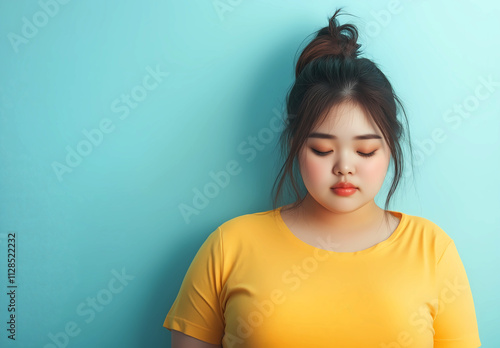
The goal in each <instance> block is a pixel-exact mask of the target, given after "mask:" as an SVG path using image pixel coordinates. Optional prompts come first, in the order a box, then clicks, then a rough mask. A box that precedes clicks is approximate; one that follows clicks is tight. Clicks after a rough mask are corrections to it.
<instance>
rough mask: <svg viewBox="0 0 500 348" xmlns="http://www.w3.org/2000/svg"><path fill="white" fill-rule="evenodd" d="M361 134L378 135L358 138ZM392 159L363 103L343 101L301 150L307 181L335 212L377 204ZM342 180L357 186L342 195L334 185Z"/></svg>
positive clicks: (314, 195)
mask: <svg viewBox="0 0 500 348" xmlns="http://www.w3.org/2000/svg"><path fill="white" fill-rule="evenodd" d="M318 134H319V135H318ZM361 135H375V137H374V138H371V139H355V137H356V136H361ZM332 137H334V138H332ZM316 151H318V152H322V153H323V154H321V153H317V152H316ZM363 154H367V155H371V156H363ZM390 159H391V152H390V149H389V147H388V145H387V143H386V142H385V140H384V138H383V136H382V133H381V132H380V130H379V129H378V127H377V125H376V124H375V123H374V122H373V121H372V120H371V119H369V118H368V117H367V116H366V115H365V114H364V112H363V110H362V109H361V108H360V107H358V106H355V105H353V104H350V103H343V104H342V105H341V106H340V107H336V108H332V110H331V111H330V113H329V114H328V116H327V118H326V120H325V121H324V122H323V123H322V124H320V125H316V127H315V128H313V131H312V132H311V134H310V135H309V137H308V139H307V140H306V142H305V144H304V146H303V148H302V149H301V151H300V153H299V166H300V173H301V175H302V180H303V181H304V185H305V187H306V188H307V191H308V192H309V195H310V196H311V197H312V198H314V200H315V201H316V202H317V203H318V204H320V205H322V206H323V207H325V208H326V209H328V210H330V211H332V212H349V211H353V210H356V209H358V208H360V207H362V206H364V205H365V204H367V203H373V204H374V198H375V196H376V195H377V193H378V192H379V190H380V188H381V187H382V184H383V182H384V179H385V176H386V173H387V170H388V167H389V163H390ZM339 182H349V183H351V184H353V185H354V186H355V187H356V188H357V189H355V190H354V193H353V194H351V195H348V196H343V195H340V194H339V193H338V191H335V190H333V189H332V187H333V186H334V185H336V184H338V183H339Z"/></svg>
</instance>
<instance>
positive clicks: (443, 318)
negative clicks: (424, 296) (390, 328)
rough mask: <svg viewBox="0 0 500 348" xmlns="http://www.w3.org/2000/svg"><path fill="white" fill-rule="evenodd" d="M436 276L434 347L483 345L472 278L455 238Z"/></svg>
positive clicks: (444, 253)
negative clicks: (470, 278) (473, 297)
mask: <svg viewBox="0 0 500 348" xmlns="http://www.w3.org/2000/svg"><path fill="white" fill-rule="evenodd" d="M436 276H437V280H436V281H437V283H436V284H437V294H438V296H439V297H438V310H437V314H436V317H435V318H434V347H435V348H477V347H480V346H481V342H480V340H479V331H478V327H477V320H476V312H475V309H474V301H473V299H472V292H471V289H470V286H469V280H468V278H467V274H466V273H465V268H464V265H463V263H462V260H461V259H460V256H459V255H458V251H457V248H456V246H455V243H454V242H453V240H452V241H450V243H448V245H447V247H446V248H445V250H444V252H443V254H442V256H441V258H440V259H439V260H438V262H437V270H436Z"/></svg>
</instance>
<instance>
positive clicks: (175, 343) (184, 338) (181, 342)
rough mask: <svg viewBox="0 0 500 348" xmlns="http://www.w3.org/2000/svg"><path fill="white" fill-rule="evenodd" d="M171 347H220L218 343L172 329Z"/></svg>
mask: <svg viewBox="0 0 500 348" xmlns="http://www.w3.org/2000/svg"><path fill="white" fill-rule="evenodd" d="M171 333H172V348H222V345H220V344H211V343H207V342H204V341H200V340H199V339H197V338H194V337H191V336H188V335H186V334H184V333H182V332H180V331H176V330H172V331H171Z"/></svg>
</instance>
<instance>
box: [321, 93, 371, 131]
mask: <svg viewBox="0 0 500 348" xmlns="http://www.w3.org/2000/svg"><path fill="white" fill-rule="evenodd" d="M312 131H313V132H322V133H329V134H335V135H337V136H338V137H339V138H342V137H349V138H350V137H352V136H354V135H358V134H365V133H375V134H379V135H380V132H379V129H378V127H377V125H376V124H375V122H374V121H373V120H372V119H371V117H370V116H369V115H367V114H366V113H365V111H364V109H363V108H362V107H360V106H359V105H357V104H353V103H347V102H345V103H342V104H339V105H335V106H333V107H332V108H331V109H330V110H329V111H328V114H327V115H326V116H325V119H324V120H323V121H322V122H320V123H318V124H317V125H316V126H315V127H314V128H313V130H312Z"/></svg>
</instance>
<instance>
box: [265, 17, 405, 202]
mask: <svg viewBox="0 0 500 348" xmlns="http://www.w3.org/2000/svg"><path fill="white" fill-rule="evenodd" d="M341 10H342V8H340V9H338V10H337V11H336V12H335V14H334V15H333V16H332V17H331V18H330V19H329V25H328V26H327V27H324V28H322V29H320V30H319V31H318V32H317V34H316V37H315V38H314V39H313V40H312V41H311V42H310V43H309V44H308V45H307V46H306V47H305V48H304V50H303V51H302V53H301V55H300V57H299V59H298V61H297V65H296V69H295V82H294V83H293V85H292V86H291V88H290V90H289V92H288V94H287V96H286V108H287V110H286V111H287V112H286V119H285V128H284V130H283V133H282V134H281V136H280V139H279V141H280V143H281V155H282V156H283V157H284V158H285V157H286V159H285V162H284V163H283V166H282V167H281V170H280V171H279V173H278V176H277V178H276V180H275V182H274V185H273V190H274V188H275V187H276V182H277V180H278V179H279V184H278V189H277V192H276V195H275V196H274V199H273V209H276V207H277V201H278V198H279V197H280V194H282V187H283V184H284V183H285V180H286V177H287V174H288V175H290V179H291V184H292V187H293V189H294V191H295V194H296V196H297V199H299V198H300V192H299V189H298V187H297V186H298V185H297V182H296V179H295V176H294V171H295V173H297V176H299V175H300V173H299V171H298V168H297V161H296V160H297V156H298V153H299V152H300V150H301V148H302V147H303V145H304V143H305V141H306V139H307V137H308V135H309V133H310V132H311V131H312V129H313V127H314V125H316V124H317V123H318V122H322V121H323V120H324V119H325V118H326V117H327V115H328V112H329V111H330V110H331V109H332V107H334V106H338V105H341V104H343V103H345V102H350V103H353V104H355V105H358V106H359V107H361V108H362V110H363V111H364V112H365V114H367V115H369V117H371V118H372V119H373V121H374V122H375V123H376V124H377V126H378V127H379V129H380V130H381V132H382V134H383V137H384V139H385V141H386V142H387V144H388V146H389V148H390V150H391V157H392V160H393V164H394V178H393V182H392V186H391V188H390V191H389V194H388V196H387V199H386V201H385V207H384V210H387V209H388V206H389V202H390V199H391V197H392V196H393V194H394V192H395V191H396V188H397V186H398V184H399V182H400V179H401V177H402V174H403V163H404V162H403V150H402V148H401V144H400V142H401V139H402V137H403V135H404V132H403V125H402V123H401V122H400V121H399V120H398V119H397V114H398V109H397V105H399V106H400V108H401V111H402V112H403V114H404V116H405V120H406V124H407V128H408V136H409V127H408V119H407V118H406V113H405V111H404V107H403V105H402V103H401V101H400V99H399V98H398V97H397V96H396V94H395V93H394V91H393V89H392V86H391V84H390V82H389V80H388V79H387V77H386V76H385V75H384V74H383V73H382V71H380V69H379V68H378V67H377V65H376V64H375V63H374V62H372V61H371V60H369V59H367V58H358V55H359V54H360V53H361V51H360V47H361V45H360V44H358V43H357V42H356V41H357V40H358V30H357V28H356V26H354V25H352V24H344V25H342V26H339V25H338V22H337V19H336V17H337V14H338V13H339V12H340V11H341ZM409 146H410V154H412V153H413V151H412V148H411V141H409ZM410 157H412V156H410ZM412 167H413V162H412ZM304 198H305V196H304V197H303V198H302V199H301V200H300V202H298V203H297V202H295V206H297V205H300V204H301V203H302V202H303V200H304Z"/></svg>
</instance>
